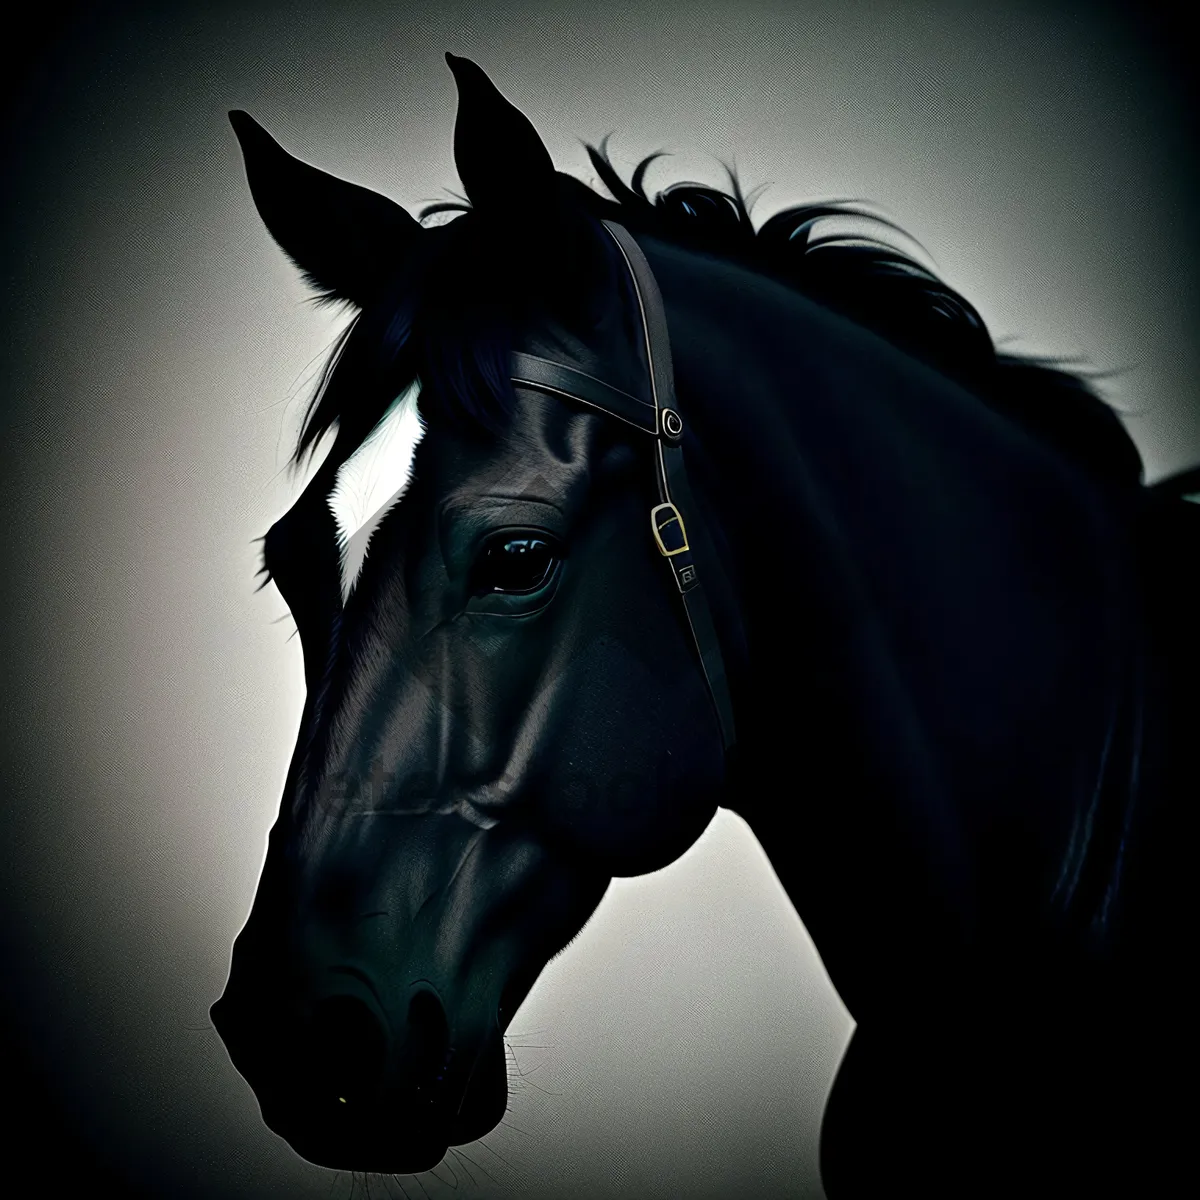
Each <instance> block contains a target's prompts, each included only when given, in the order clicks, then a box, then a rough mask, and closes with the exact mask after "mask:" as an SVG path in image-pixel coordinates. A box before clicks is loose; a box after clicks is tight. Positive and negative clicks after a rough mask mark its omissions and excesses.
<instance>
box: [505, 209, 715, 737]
mask: <svg viewBox="0 0 1200 1200" xmlns="http://www.w3.org/2000/svg"><path fill="white" fill-rule="evenodd" d="M603 224H604V227H605V229H606V230H607V231H608V233H609V234H610V235H611V236H612V238H613V240H614V241H615V242H616V243H617V246H618V247H619V249H620V251H621V254H622V257H623V258H624V259H625V264H626V266H627V267H628V268H629V273H630V276H631V277H632V279H633V285H634V294H635V295H636V296H637V302H638V308H639V312H640V316H641V326H642V332H643V335H644V337H645V350H646V361H647V363H648V364H649V368H650V391H651V396H652V398H653V403H652V404H647V403H646V402H645V401H644V400H640V399H638V398H637V397H636V396H632V395H630V394H629V393H628V392H625V391H622V390H621V389H619V388H614V387H613V386H612V385H611V384H607V383H605V382H604V381H603V380H600V379H597V378H595V376H592V375H588V374H587V373H586V372H584V371H580V370H577V369H576V368H575V367H569V366H566V365H565V364H563V363H556V362H552V361H550V360H549V359H544V358H538V357H537V356H535V355H532V354H523V353H514V354H513V356H512V372H513V376H512V378H513V383H515V384H517V385H518V386H525V387H532V388H536V389H537V390H538V391H542V392H545V393H547V394H549V395H552V396H561V397H563V398H565V399H571V400H578V401H580V402H581V403H583V404H587V405H589V406H590V407H592V408H595V409H598V410H599V411H601V412H605V413H608V414H609V415H610V416H614V417H617V418H618V419H619V420H622V421H625V422H626V423H627V424H629V425H631V426H633V427H634V428H636V429H639V430H641V431H642V432H643V433H649V434H650V435H652V436H653V437H654V438H655V449H654V460H655V477H656V481H657V484H658V499H659V502H658V504H657V505H655V507H654V508H653V509H652V510H651V512H650V528H651V533H652V535H653V537H654V540H655V543H656V544H657V546H658V549H659V553H661V554H662V555H663V557H664V558H665V559H666V560H667V563H668V564H669V565H670V567H671V573H672V576H673V577H674V579H675V584H676V586H677V587H678V589H679V594H680V596H682V598H683V605H684V611H685V613H686V615H687V620H688V626H689V628H690V629H691V633H692V640H693V641H694V642H695V644H696V652H697V654H698V655H699V658H700V670H701V672H702V673H703V675H704V680H705V683H706V684H707V685H708V692H709V695H710V696H711V697H712V702H713V707H714V708H715V709H716V714H717V721H718V723H719V725H720V727H721V740H722V743H723V744H724V747H725V751H726V753H728V752H729V751H730V750H732V749H733V746H734V744H735V742H736V740H737V739H736V733H735V730H734V724H733V703H732V701H731V699H730V695H729V682H728V679H727V677H726V673H725V661H724V659H723V657H722V655H721V647H720V643H719V642H718V640H717V633H716V628H715V626H714V624H713V619H712V612H711V610H710V609H709V606H708V600H707V598H706V596H705V594H704V588H703V586H702V585H701V574H702V571H701V570H700V568H699V566H698V565H697V561H696V560H697V558H698V557H699V558H700V559H701V560H702V561H703V563H704V570H705V571H707V570H710V569H716V557H715V552H714V551H713V548H712V544H711V542H710V540H709V538H708V536H707V531H706V530H705V529H704V528H703V525H702V523H701V522H700V520H699V515H698V512H697V509H696V506H695V501H694V499H693V497H692V492H691V489H690V488H689V486H688V480H687V472H686V471H685V469H684V462H683V448H682V442H683V418H682V417H681V416H680V414H679V405H678V402H677V400H676V398H675V381H674V375H673V372H672V369H671V343H670V339H669V337H668V336H667V316H666V310H665V308H664V307H663V302H662V295H661V293H660V292H659V290H658V283H657V282H656V280H655V278H654V273H653V272H652V271H651V269H650V264H649V263H648V262H647V261H646V256H645V255H644V254H643V253H642V250H641V247H640V246H639V245H638V244H637V242H635V241H634V240H633V238H632V236H631V235H630V234H629V231H628V230H626V229H625V228H624V227H623V226H621V225H618V224H616V223H615V222H613V221H605V222H603ZM685 514H689V515H688V516H685Z"/></svg>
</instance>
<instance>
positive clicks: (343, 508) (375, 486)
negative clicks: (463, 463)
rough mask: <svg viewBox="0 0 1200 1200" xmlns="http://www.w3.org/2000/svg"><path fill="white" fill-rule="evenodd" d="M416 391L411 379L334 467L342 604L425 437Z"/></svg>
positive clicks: (417, 387)
mask: <svg viewBox="0 0 1200 1200" xmlns="http://www.w3.org/2000/svg"><path fill="white" fill-rule="evenodd" d="M420 391H421V384H420V381H419V380H414V381H413V383H412V384H411V385H410V386H409V387H408V389H407V390H405V391H403V392H401V393H400V395H399V396H397V397H396V399H395V400H393V401H392V403H391V406H390V407H389V408H388V410H387V412H386V413H384V415H383V417H382V418H381V419H380V421H379V423H378V424H377V425H376V426H375V428H374V429H372V430H371V432H370V434H369V435H368V436H367V438H366V440H365V441H364V442H363V444H362V445H361V446H359V448H358V449H357V450H355V452H354V453H353V454H352V455H350V457H349V458H348V459H346V461H345V462H344V463H342V465H341V467H339V468H338V473H337V479H336V480H335V481H334V485H333V490H332V491H331V492H330V493H329V507H330V509H331V510H332V511H333V519H334V521H335V522H336V523H337V537H338V548H339V550H340V551H341V565H342V603H343V604H344V603H345V602H346V601H347V600H348V599H349V598H350V593H351V592H353V591H354V585H355V584H356V583H357V582H358V577H359V574H360V573H361V571H362V566H363V562H364V561H365V560H366V557H367V545H368V543H369V542H370V540H371V535H372V534H373V533H374V532H375V530H376V529H377V528H378V527H379V523H380V522H381V521H382V520H383V518H384V517H385V516H387V514H388V513H389V512H390V511H391V510H392V509H393V508H394V507H395V506H396V504H397V503H398V502H399V500H400V498H401V497H402V496H403V495H404V492H405V490H406V489H407V488H408V484H409V479H410V478H411V476H412V462H413V454H414V453H415V452H416V449H417V444H418V443H419V442H420V440H421V438H422V437H424V435H425V423H424V422H423V421H422V420H421V417H420V414H419V413H418V412H417V396H418V395H419V394H420Z"/></svg>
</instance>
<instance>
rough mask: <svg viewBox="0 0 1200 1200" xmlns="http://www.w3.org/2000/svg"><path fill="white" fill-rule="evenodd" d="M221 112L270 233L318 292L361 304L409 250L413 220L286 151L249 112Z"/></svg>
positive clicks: (417, 229) (416, 227) (416, 228)
mask: <svg viewBox="0 0 1200 1200" xmlns="http://www.w3.org/2000/svg"><path fill="white" fill-rule="evenodd" d="M229 120H230V123H231V124H232V125H233V130H234V132H235V133H236V134H237V138H238V141H239V142H240V143H241V147H242V157H243V159H244V160H245V164H246V178H247V180H248V182H249V184H250V194H251V196H253V197H254V204H255V206H256V207H257V209H258V212H259V215H260V216H261V217H262V219H263V222H264V223H265V224H266V227H267V229H268V230H269V231H270V233H271V236H272V237H273V238H274V239H275V241H276V242H278V243H279V245H280V247H281V248H282V249H283V251H284V253H286V254H287V256H288V257H289V258H290V259H291V260H292V262H294V263H295V264H296V266H298V267H299V268H300V270H302V271H303V272H304V275H305V278H306V279H307V280H308V282H309V283H310V284H312V286H313V287H315V288H318V289H319V290H320V291H321V292H322V293H323V294H324V295H325V296H326V297H328V298H329V299H335V300H348V301H350V302H351V303H352V304H355V305H357V306H358V307H359V308H364V307H366V305H368V304H370V303H371V301H372V300H374V299H375V298H376V297H377V296H378V295H379V294H380V292H381V290H382V289H383V288H384V287H385V286H386V285H387V283H388V282H389V281H390V280H391V279H392V278H393V277H394V276H395V274H396V272H397V270H398V269H399V268H400V267H401V265H402V264H403V263H404V261H405V260H406V259H407V258H408V257H409V256H410V255H411V254H412V253H413V252H414V251H415V249H416V244H417V238H418V237H419V236H420V235H421V234H422V233H424V230H423V229H422V228H421V225H420V223H419V222H418V221H417V220H416V219H415V218H414V217H411V216H410V215H409V214H408V213H407V212H405V211H404V209H403V208H401V207H400V206H399V205H398V204H395V203H393V202H392V201H391V200H388V199H387V198H386V197H384V196H381V195H379V193H378V192H373V191H371V190H370V189H369V188H364V187H359V185H358V184H355V183H348V182H346V180H344V179H338V178H337V177H336V176H334V175H327V174H326V173H325V172H324V171H319V170H317V168H316V167H311V166H309V165H308V163H304V162H301V161H300V160H299V159H298V158H293V157H292V155H290V154H289V153H288V152H287V151H286V150H285V149H284V148H283V147H282V146H281V145H280V144H279V143H278V142H277V141H276V140H275V139H274V138H273V137H272V136H271V135H270V134H269V133H268V132H267V131H266V130H265V129H264V128H263V127H262V126H261V125H260V124H259V123H258V122H257V121H256V120H255V119H254V118H253V117H251V116H250V115H249V113H244V112H238V111H234V112H231V113H230V114H229Z"/></svg>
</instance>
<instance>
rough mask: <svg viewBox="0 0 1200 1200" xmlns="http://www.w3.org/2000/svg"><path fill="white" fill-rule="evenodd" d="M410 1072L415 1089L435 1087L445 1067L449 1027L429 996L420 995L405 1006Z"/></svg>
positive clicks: (441, 1012) (435, 998)
mask: <svg viewBox="0 0 1200 1200" xmlns="http://www.w3.org/2000/svg"><path fill="white" fill-rule="evenodd" d="M408 1041H409V1047H410V1053H411V1056H412V1057H411V1059H410V1070H411V1071H412V1079H413V1083H414V1084H415V1085H416V1086H417V1088H418V1089H422V1088H430V1087H436V1086H437V1084H439V1083H440V1082H441V1080H442V1076H443V1075H444V1073H445V1070H446V1067H447V1065H448V1057H449V1050H450V1023H449V1022H448V1021H447V1020H446V1010H445V1009H444V1008H443V1007H442V1002H441V1001H440V1000H439V999H438V998H437V996H435V995H434V994H433V992H426V991H420V992H418V993H417V994H416V995H415V996H414V997H413V998H412V1000H411V1002H410V1003H409V1006H408Z"/></svg>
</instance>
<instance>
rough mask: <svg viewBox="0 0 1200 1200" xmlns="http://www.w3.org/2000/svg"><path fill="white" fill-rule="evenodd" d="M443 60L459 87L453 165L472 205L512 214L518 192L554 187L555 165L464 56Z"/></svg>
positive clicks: (527, 127)
mask: <svg viewBox="0 0 1200 1200" xmlns="http://www.w3.org/2000/svg"><path fill="white" fill-rule="evenodd" d="M446 62H447V63H448V64H449V66H450V70H451V71H453V72H454V82H455V83H456V84H457V85H458V115H457V117H456V119H455V122H454V164H455V166H456V167H457V168H458V177H459V179H461V180H462V185H463V188H464V189H465V191H466V193H467V198H468V199H469V200H470V201H471V204H472V205H473V206H474V207H475V208H477V209H480V210H481V211H483V212H497V213H515V212H516V211H517V202H518V196H519V195H520V194H522V193H523V194H524V195H526V196H528V195H529V194H530V193H533V194H537V195H540V196H543V197H544V196H546V195H547V194H548V191H547V190H548V189H556V187H557V181H556V175H555V171H554V162H553V161H552V159H551V158H550V152H549V151H548V150H547V149H546V147H545V145H544V144H543V143H542V139H541V138H540V137H538V134H537V130H536V129H534V127H533V125H532V124H530V121H529V118H528V117H526V116H525V114H524V113H522V112H521V111H520V110H519V109H517V108H515V107H514V106H513V105H512V104H510V103H509V102H508V101H507V100H506V99H505V98H504V97H503V96H502V95H501V94H500V92H499V91H498V90H497V89H496V85H495V84H494V83H492V81H491V80H490V79H489V78H488V77H487V76H486V75H485V74H484V73H483V71H482V69H481V68H480V67H478V66H477V65H476V64H475V63H473V62H472V61H471V60H470V59H469V58H460V57H459V56H458V55H457V54H450V53H449V52H447V54H446ZM549 194H553V193H552V192H550V193H549Z"/></svg>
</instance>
